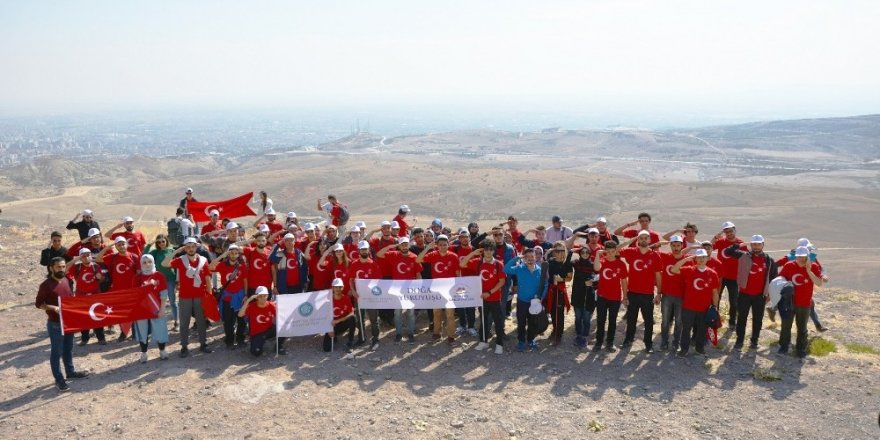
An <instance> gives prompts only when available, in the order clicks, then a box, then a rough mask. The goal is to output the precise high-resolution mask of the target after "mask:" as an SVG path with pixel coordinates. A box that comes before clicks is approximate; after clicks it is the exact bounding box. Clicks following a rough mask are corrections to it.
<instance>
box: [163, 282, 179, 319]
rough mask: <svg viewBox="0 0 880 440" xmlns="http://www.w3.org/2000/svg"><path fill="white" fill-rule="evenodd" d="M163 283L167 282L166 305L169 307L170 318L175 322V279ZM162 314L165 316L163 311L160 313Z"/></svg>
mask: <svg viewBox="0 0 880 440" xmlns="http://www.w3.org/2000/svg"><path fill="white" fill-rule="evenodd" d="M165 281H167V282H168V290H167V292H168V305H169V306H171V316H172V317H174V320H175V321H177V292H176V290H177V279H176V278H171V279H167V280H165ZM162 314H163V315H164V314H165V311H164V310H163V311H162Z"/></svg>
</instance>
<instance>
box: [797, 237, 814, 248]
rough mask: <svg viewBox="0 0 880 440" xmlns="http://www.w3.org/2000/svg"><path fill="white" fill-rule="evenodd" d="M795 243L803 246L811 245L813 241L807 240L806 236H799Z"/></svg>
mask: <svg viewBox="0 0 880 440" xmlns="http://www.w3.org/2000/svg"><path fill="white" fill-rule="evenodd" d="M797 245H798V246H804V247H810V246H812V245H813V243H810V240H808V239H807V238H799V239H798V244H797Z"/></svg>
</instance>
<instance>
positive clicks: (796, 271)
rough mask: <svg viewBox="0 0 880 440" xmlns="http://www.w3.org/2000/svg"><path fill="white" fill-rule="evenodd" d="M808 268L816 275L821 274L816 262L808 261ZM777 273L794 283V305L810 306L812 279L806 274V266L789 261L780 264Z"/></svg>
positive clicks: (811, 300) (819, 275) (811, 301)
mask: <svg viewBox="0 0 880 440" xmlns="http://www.w3.org/2000/svg"><path fill="white" fill-rule="evenodd" d="M810 270H811V271H812V272H813V274H814V275H816V276H817V277H821V276H822V270H821V269H820V268H819V265H818V264H816V263H810ZM779 275H780V276H782V277H785V279H787V280H789V281H791V283H792V284H794V305H795V307H811V306H812V304H813V286H814V285H813V280H812V279H810V276H809V275H807V267H806V266H804V267H800V266H798V264H797V262H796V261H789V262H788V263H785V266H782V270H780V271H779Z"/></svg>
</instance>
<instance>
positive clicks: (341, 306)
mask: <svg viewBox="0 0 880 440" xmlns="http://www.w3.org/2000/svg"><path fill="white" fill-rule="evenodd" d="M332 286H333V331H331V332H329V333H324V351H325V352H330V351H333V346H334V345H335V344H336V341H338V340H339V334H340V333H343V332H345V333H346V338H347V339H348V341H347V342H346V344H345V348H346V351H348V352H349V353H351V348H352V347H353V346H354V328H355V327H356V326H355V320H354V306H353V305H352V304H351V296H349V295H348V293H346V292H345V282H344V281H342V278H334V279H333V282H332Z"/></svg>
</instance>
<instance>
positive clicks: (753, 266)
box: [749, 263, 761, 274]
mask: <svg viewBox="0 0 880 440" xmlns="http://www.w3.org/2000/svg"><path fill="white" fill-rule="evenodd" d="M756 268H757V269H759V270H755V269H756ZM760 269H761V267H760V266H758V263H752V267H751V268H750V269H749V273H751V274H756V273H761V271H760Z"/></svg>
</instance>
